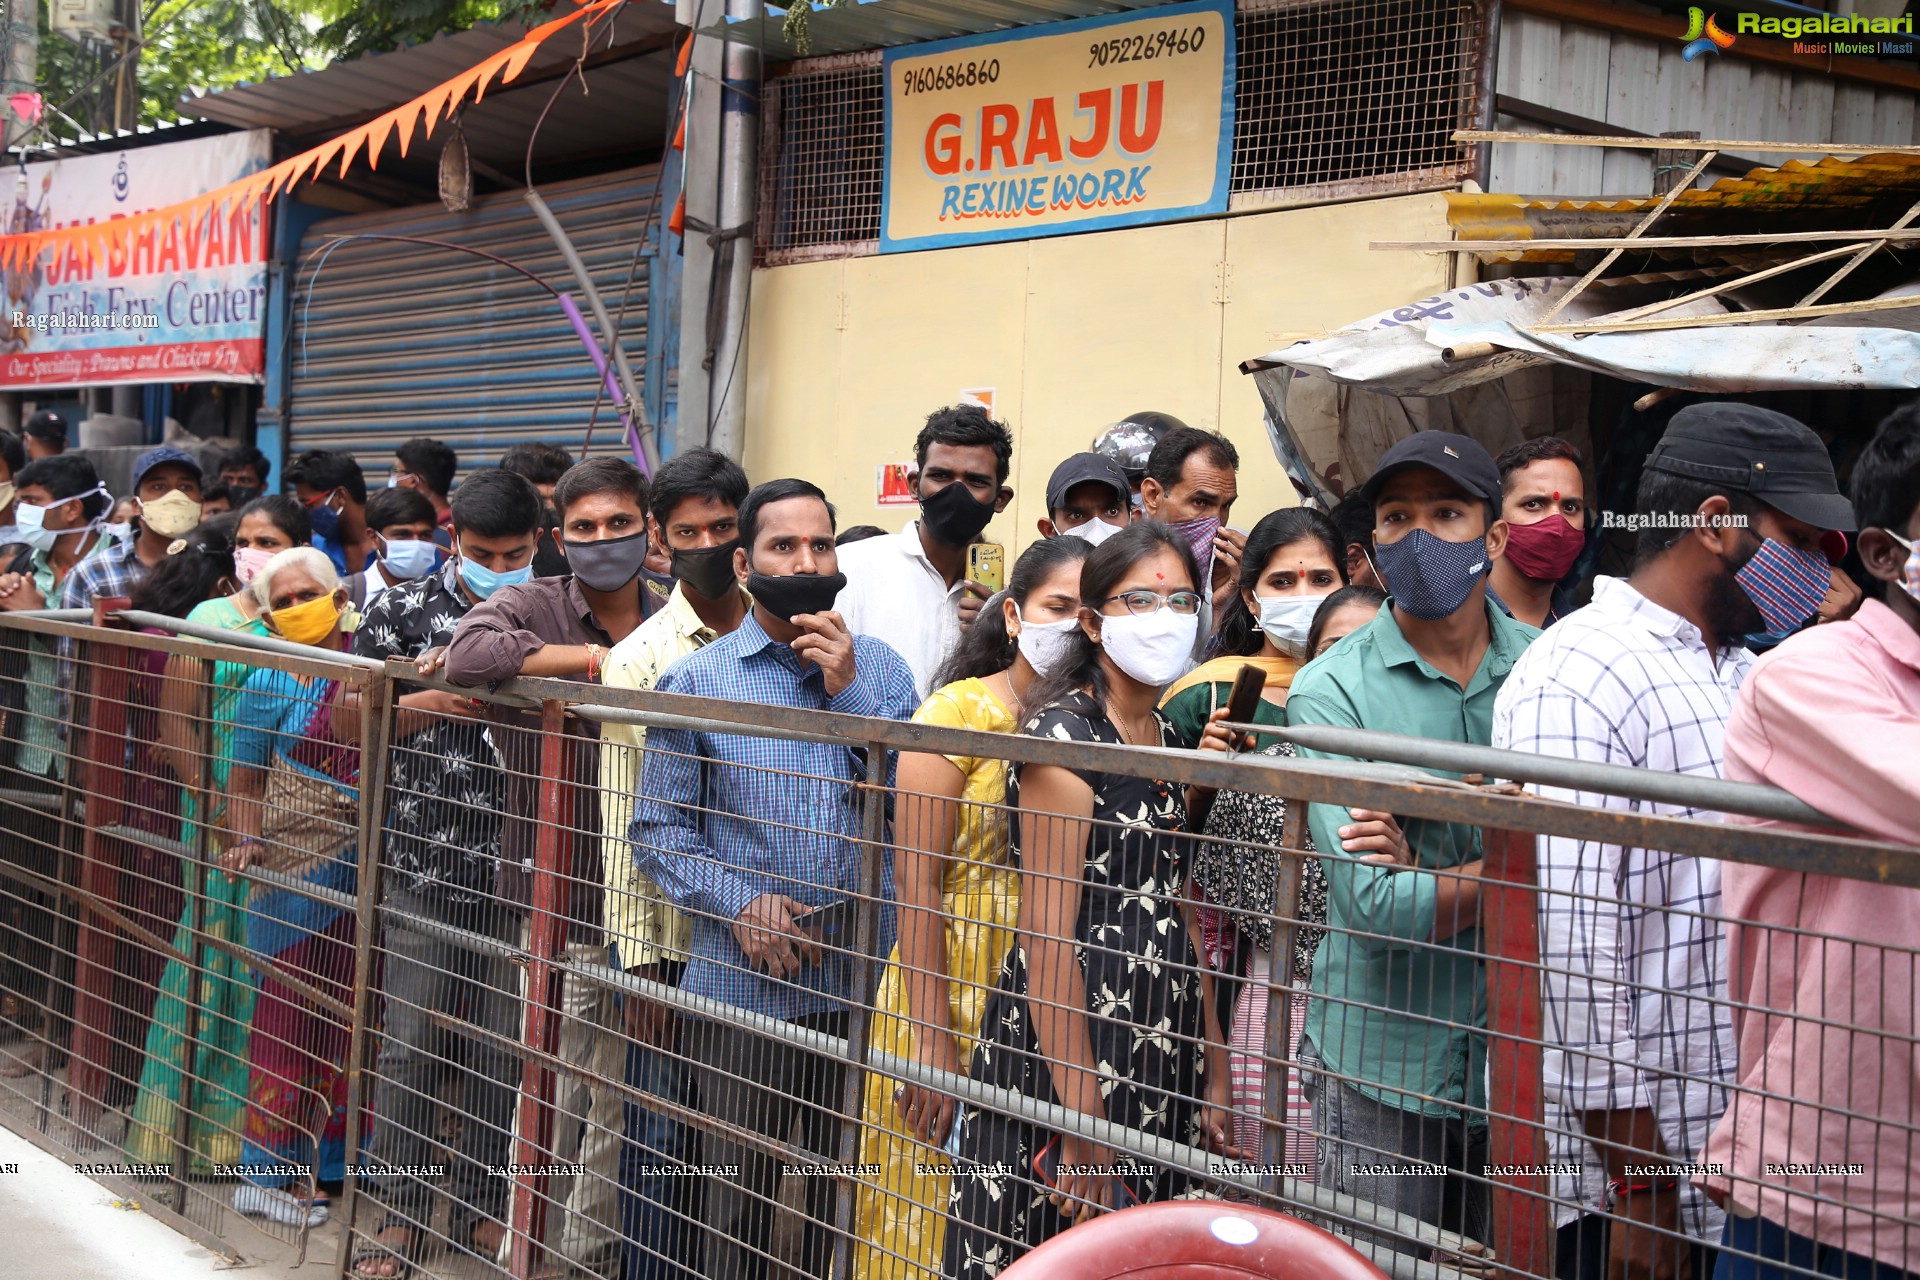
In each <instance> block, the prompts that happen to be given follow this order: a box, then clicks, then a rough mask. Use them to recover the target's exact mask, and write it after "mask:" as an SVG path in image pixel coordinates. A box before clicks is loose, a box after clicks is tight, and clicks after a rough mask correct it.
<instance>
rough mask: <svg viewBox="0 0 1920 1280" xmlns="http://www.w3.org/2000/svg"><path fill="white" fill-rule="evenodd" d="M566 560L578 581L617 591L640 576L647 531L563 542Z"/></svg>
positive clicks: (584, 584)
mask: <svg viewBox="0 0 1920 1280" xmlns="http://www.w3.org/2000/svg"><path fill="white" fill-rule="evenodd" d="M565 545H566V549H567V564H568V566H569V567H570V568H571V569H572V570H573V576H574V577H576V578H578V579H579V580H580V584H581V585H582V586H585V587H590V588H592V589H593V590H595V591H618V590H619V589H620V588H622V587H624V586H626V585H627V584H628V583H629V582H632V581H633V580H634V579H635V578H637V577H639V576H640V565H641V563H642V562H643V561H644V560H646V558H647V531H646V530H645V529H642V530H641V531H640V532H639V533H630V534H628V535H627V536H626V537H624V538H603V539H601V540H600V541H599V542H573V541H571V540H569V541H567V542H566V544H565Z"/></svg>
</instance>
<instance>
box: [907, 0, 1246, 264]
mask: <svg viewBox="0 0 1920 1280" xmlns="http://www.w3.org/2000/svg"><path fill="white" fill-rule="evenodd" d="M883 65H884V67H885V70H886V77H887V99H886V113H887V114H886V190H885V194H884V198H883V202H882V206H881V210H882V211H881V219H880V249H881V251H882V252H900V251H903V250H909V249H933V248H939V247H941V246H945V245H959V244H978V243H981V242H984V241H989V240H1016V239H1023V238H1026V237H1029V236H1044V235H1059V234H1062V233H1064V232H1069V231H1088V230H1093V229H1095V228H1100V227H1123V226H1133V225H1138V224H1140V223H1145V222H1161V221H1166V220H1169V219H1173V218H1182V217H1190V216H1193V215H1195V214H1203V213H1221V212H1224V211H1225V210H1226V207H1227V175H1228V171H1229V168H1230V160H1231V156H1232V148H1233V75H1234V72H1233V67H1234V59H1233V3H1232V0H1197V2H1195V3H1188V4H1170V5H1162V6H1156V7H1155V8H1153V9H1150V10H1148V11H1146V12H1145V13H1144V14H1142V13H1139V12H1135V13H1125V14H1114V15H1109V16H1106V17H1100V18H1086V19H1082V20H1080V21H1077V22H1061V23H1054V24H1050V25H1047V26H1044V27H1028V28H1023V29H1021V30H1018V31H1004V32H995V33H992V34H989V35H981V36H966V37H962V38H960V39H957V40H942V41H939V42H938V43H935V44H922V45H912V46H909V47H906V48H900V49H889V50H888V51H887V53H886V55H885V59H884V63H883Z"/></svg>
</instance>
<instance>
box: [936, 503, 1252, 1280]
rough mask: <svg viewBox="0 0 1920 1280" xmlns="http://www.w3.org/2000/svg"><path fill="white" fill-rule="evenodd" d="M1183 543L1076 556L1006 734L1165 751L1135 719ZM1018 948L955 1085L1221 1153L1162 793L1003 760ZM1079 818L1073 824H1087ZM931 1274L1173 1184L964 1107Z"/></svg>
mask: <svg viewBox="0 0 1920 1280" xmlns="http://www.w3.org/2000/svg"><path fill="white" fill-rule="evenodd" d="M1198 576H1199V575H1198V573H1197V572H1196V569H1195V565H1194V561H1193V556H1192V553H1191V552H1190V551H1189V550H1188V549H1187V545H1186V543H1185V541H1184V540H1183V539H1182V538H1181V537H1180V536H1179V535H1178V534H1177V533H1175V532H1173V531H1172V530H1170V529H1169V528H1167V527H1166V526H1165V525H1161V524H1157V523H1154V522H1142V523H1140V524H1136V525H1133V526H1131V527H1129V528H1128V529H1127V530H1125V531H1123V532H1121V533H1118V534H1115V535H1114V536H1113V537H1111V538H1109V539H1108V540H1107V541H1106V542H1104V543H1103V544H1101V546H1100V547H1099V548H1098V549H1097V550H1095V551H1094V553H1093V555H1092V556H1090V557H1089V558H1088V560H1087V563H1086V567H1085V568H1084V569H1083V570H1082V576H1081V599H1082V601H1083V608H1082V610H1081V632H1080V634H1079V635H1078V637H1076V643H1075V645H1074V646H1073V647H1071V648H1070V649H1069V650H1068V651H1067V653H1066V655H1065V657H1064V658H1063V659H1062V660H1061V663H1060V669H1059V670H1058V671H1056V672H1052V673H1049V675H1050V678H1049V679H1048V680H1047V681H1046V683H1045V684H1044V685H1043V686H1042V687H1040V688H1039V689H1037V690H1036V692H1035V694H1034V695H1033V703H1034V705H1035V706H1037V707H1039V708H1040V709H1039V710H1038V711H1037V712H1036V713H1034V714H1033V715H1032V716H1030V717H1029V718H1028V719H1027V721H1026V724H1025V727H1024V729H1023V732H1025V733H1027V734H1029V735H1031V736H1035V737H1045V738H1055V739H1060V740H1063V741H1074V742H1106V743H1127V744H1132V745H1136V746H1140V745H1150V746H1167V747H1177V746H1179V745H1180V742H1179V739H1178V738H1177V736H1176V735H1175V734H1174V731H1173V729H1172V728H1171V726H1169V725H1168V724H1167V722H1166V721H1165V720H1164V719H1162V718H1161V717H1160V716H1159V714H1158V712H1157V711H1155V709H1154V708H1155V704H1156V703H1157V702H1158V700H1159V693H1160V689H1161V688H1162V687H1164V686H1165V685H1166V683H1167V682H1168V681H1170V680H1172V679H1173V678H1174V676H1175V675H1177V674H1179V671H1180V670H1181V669H1183V668H1184V666H1185V664H1186V662H1187V659H1188V655H1189V654H1191V652H1192V650H1193V646H1194V641H1195V638H1196V636H1197V634H1198V628H1199V616H1198V611H1199V609H1200V607H1201V601H1200V597H1199V595H1198V593H1197V591H1196V590H1195V588H1194V583H1195V582H1196V581H1197V580H1198ZM1008 801H1009V803H1010V804H1012V805H1014V806H1016V808H1017V818H1016V822H1015V824H1014V835H1015V845H1016V848H1015V855H1016V858H1017V859H1018V862H1019V866H1020V869H1021V882H1022V883H1021V908H1020V934H1019V942H1018V945H1016V946H1015V947H1014V948H1013V949H1012V951H1011V952H1010V953H1009V954H1008V956H1007V962H1006V964H1005V966H1004V967H1003V968H1002V970H1001V974H1000V980H999V983H998V988H997V990H996V991H995V993H994V995H993V996H992V997H991V998H990V999H989V1000H988V1003H987V1007H986V1011H985V1014H984V1017H983V1019H982V1022H981V1028H980V1043H979V1047H978V1048H977V1049H976V1051H975V1053H974V1058H973V1064H972V1077H973V1079H975V1080H978V1081H981V1082H983V1083H986V1084H991V1085H995V1086H998V1087H1000V1088H1004V1089H1010V1090H1014V1091H1017V1092H1019V1093H1022V1094H1024V1095H1026V1096H1027V1097H1030V1098H1035V1099H1038V1100H1040V1101H1043V1102H1048V1103H1056V1102H1057V1103H1061V1104H1063V1105H1065V1106H1066V1107H1068V1108H1070V1109H1072V1110H1076V1111H1079V1112H1082V1113H1083V1114H1086V1115H1088V1116H1092V1117H1094V1118H1096V1119H1104V1120H1109V1121H1112V1122H1113V1123H1115V1124H1119V1125H1124V1126H1127V1127H1130V1128H1137V1129H1141V1130H1143V1131H1145V1132H1147V1133H1150V1134H1154V1135H1157V1136H1160V1137H1164V1138H1167V1139H1171V1140H1173V1141H1176V1142H1186V1143H1193V1144H1196V1145H1203V1146H1208V1147H1212V1148H1214V1149H1216V1150H1222V1149H1224V1148H1225V1143H1226V1110H1227V1108H1226V1104H1227V1096H1228V1095H1227V1086H1228V1081H1227V1072H1226V1049H1225V1045H1224V1044H1223V1042H1222V1039H1221V1035H1220V1028H1219V1025H1218V1019H1217V1018H1216V1017H1215V1016H1214V1013H1213V1001H1212V994H1211V991H1210V990H1209V989H1208V987H1209V983H1208V980H1207V979H1206V978H1205V976H1204V975H1203V974H1202V972H1201V969H1200V965H1199V959H1198V956H1197V955H1196V953H1195V949H1194V946H1193V943H1192V940H1191V939H1192V936H1193V935H1192V934H1191V933H1190V929H1189V920H1188V910H1187V906H1186V902H1187V899H1188V897H1189V895H1188V893H1187V887H1186V886H1187V877H1188V868H1187V867H1186V865H1185V856H1186V852H1187V845H1188V844H1189V842H1188V841H1186V840H1183V839H1180V838H1178V837H1177V836H1176V835H1175V833H1177V832H1179V831H1180V830H1181V829H1182V827H1183V826H1184V824H1185V822H1186V803H1185V800H1184V798H1183V796H1182V795H1181V792H1180V788H1179V787H1177V786H1173V785H1171V784H1169V783H1166V782H1157V781H1154V780H1151V779H1146V778H1131V777H1124V776H1121V775H1119V774H1112V773H1097V772H1083V771H1079V770H1069V769H1066V768H1063V767H1060V766H1057V765H1020V766H1016V772H1015V775H1014V779H1013V781H1012V783H1010V785H1009V787H1008ZM1089 820H1090V821H1089ZM959 1145H960V1152H959V1155H960V1158H959V1161H958V1166H957V1173H958V1176H956V1177H955V1178H954V1183H953V1191H952V1196H951V1199H950V1201H949V1208H950V1212H951V1215H952V1222H951V1225H950V1226H949V1228H948V1230H947V1237H946V1252H945V1258H944V1261H943V1266H942V1270H943V1273H944V1274H945V1275H947V1276H950V1277H959V1278H961V1280H975V1278H977V1277H988V1276H994V1275H997V1274H999V1272H1000V1271H1001V1270H1002V1269H1003V1268H1004V1267H1006V1266H1008V1265H1009V1264H1011V1263H1012V1262H1013V1261H1014V1260H1015V1259H1017V1258H1018V1257H1020V1256H1021V1255H1022V1254H1024V1253H1025V1252H1026V1251H1027V1250H1029V1249H1031V1248H1033V1247H1034V1246H1035V1245H1038V1244H1040V1243H1041V1242H1043V1241H1045V1240H1047V1239H1049V1238H1051V1237H1052V1236H1054V1235H1057V1234H1058V1233H1060V1232H1062V1231H1064V1230H1066V1229H1067V1228H1068V1227H1070V1226H1072V1225H1073V1224H1074V1223H1075V1222H1076V1221H1079V1220H1082V1219H1084V1218H1087V1217H1091V1216H1092V1215H1093V1214H1095V1213H1097V1212H1098V1211H1099V1210H1100V1209H1102V1208H1124V1207H1125V1206H1126V1205H1129V1204H1134V1203H1144V1202H1147V1201H1151V1200H1164V1199H1169V1198H1172V1197H1175V1196H1180V1195H1183V1194H1187V1193H1188V1191H1189V1190H1190V1188H1189V1182H1190V1179H1189V1178H1188V1177H1187V1176H1186V1175H1184V1174H1181V1173H1177V1172H1175V1171H1173V1170H1170V1169H1166V1168H1162V1167H1159V1166H1156V1165H1152V1164H1148V1163H1145V1162H1139V1163H1133V1162H1128V1161H1126V1160H1124V1159H1123V1158H1121V1157H1118V1156H1116V1154H1115V1153H1114V1152H1113V1151H1112V1150H1110V1149H1108V1148H1105V1147H1102V1146H1099V1145H1098V1144H1096V1143H1093V1142H1091V1141H1089V1140H1086V1139H1083V1138H1079V1137H1076V1136H1073V1135H1062V1134H1059V1133H1055V1132H1053V1131H1052V1130H1049V1129H1047V1128H1044V1127H1042V1126H1039V1125H1036V1124H1033V1123H1031V1122H1029V1121H1025V1120H1020V1119H1016V1118H1013V1117H1010V1116H1005V1115H1001V1114H999V1113H998V1112H994V1111H985V1110H981V1109H978V1108H968V1110H967V1112H966V1116H965V1119H964V1120H963V1121H962V1122H961V1126H960V1138H959Z"/></svg>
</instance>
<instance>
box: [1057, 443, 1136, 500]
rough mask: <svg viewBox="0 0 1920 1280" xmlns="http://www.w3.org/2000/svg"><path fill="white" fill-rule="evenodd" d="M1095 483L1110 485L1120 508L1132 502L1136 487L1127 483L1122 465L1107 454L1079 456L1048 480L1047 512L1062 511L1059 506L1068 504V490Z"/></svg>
mask: <svg viewBox="0 0 1920 1280" xmlns="http://www.w3.org/2000/svg"><path fill="white" fill-rule="evenodd" d="M1094 480H1097V481H1099V482H1100V483H1101V484H1104V485H1111V486H1112V487H1113V491H1114V492H1115V493H1116V494H1118V495H1119V496H1120V505H1121V506H1126V505H1127V504H1128V503H1129V502H1131V501H1133V486H1132V485H1130V484H1128V483H1127V473H1126V472H1125V471H1122V470H1121V469H1120V464H1119V463H1117V462H1115V461H1114V460H1113V459H1112V458H1109V457H1108V456H1107V455H1106V454H1104V453H1076V454H1074V455H1073V456H1072V457H1070V458H1068V459H1067V460H1066V461H1065V462H1063V463H1061V464H1060V465H1059V466H1057V467H1055V468H1054V469H1053V474H1052V475H1051V476H1049V477H1048V478H1047V510H1048V512H1050V513H1051V512H1054V511H1057V510H1059V509H1060V504H1061V503H1063V502H1065V501H1066V500H1067V490H1069V489H1071V488H1073V486H1075V485H1077V484H1086V483H1087V482H1088V481H1094Z"/></svg>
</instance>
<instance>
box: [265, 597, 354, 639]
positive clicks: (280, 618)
mask: <svg viewBox="0 0 1920 1280" xmlns="http://www.w3.org/2000/svg"><path fill="white" fill-rule="evenodd" d="M267 616H268V618H270V619H271V620H272V622H273V629H274V630H275V631H277V632H279V633H280V635H281V636H282V637H283V638H285V639H288V640H291V641H293V642H294V643H295V644H319V643H320V642H321V641H322V640H325V639H326V638H327V637H328V636H329V635H331V634H332V633H333V629H334V628H335V627H337V626H339V625H340V603H339V601H337V600H335V599H334V597H333V596H332V595H331V594H329V595H324V596H321V597H320V598H319V599H318V600H309V601H307V602H306V603H305V604H296V605H290V606H288V607H287V608H285V609H275V610H273V611H272V612H271V613H269V614H268V615H267Z"/></svg>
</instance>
